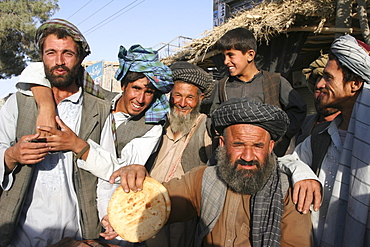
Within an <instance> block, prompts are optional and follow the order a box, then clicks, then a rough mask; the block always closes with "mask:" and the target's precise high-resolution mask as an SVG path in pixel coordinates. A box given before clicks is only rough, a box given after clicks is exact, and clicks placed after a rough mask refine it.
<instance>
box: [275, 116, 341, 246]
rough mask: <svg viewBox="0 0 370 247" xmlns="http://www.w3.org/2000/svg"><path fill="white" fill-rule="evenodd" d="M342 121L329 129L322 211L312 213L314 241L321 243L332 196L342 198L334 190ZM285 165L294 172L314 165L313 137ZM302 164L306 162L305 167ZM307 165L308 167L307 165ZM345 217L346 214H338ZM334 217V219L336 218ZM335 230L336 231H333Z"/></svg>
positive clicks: (322, 177)
mask: <svg viewBox="0 0 370 247" xmlns="http://www.w3.org/2000/svg"><path fill="white" fill-rule="evenodd" d="M341 121H342V118H341V117H337V118H335V119H334V120H333V121H332V122H331V123H330V125H329V127H328V133H329V134H330V136H331V143H330V146H329V148H328V151H327V153H326V155H325V157H324V159H323V161H322V163H321V164H322V165H321V168H320V173H319V180H320V182H321V184H322V185H323V199H322V204H321V207H320V210H319V211H317V212H314V211H312V212H311V219H312V226H313V233H314V240H315V242H316V244H317V243H319V240H321V238H322V233H323V230H324V227H325V222H327V221H330V217H326V216H327V211H328V207H329V205H330V200H331V196H332V194H337V197H338V198H340V197H341V196H340V194H339V193H340V192H339V191H335V190H333V187H334V181H335V178H336V174H337V169H338V163H339V157H340V153H341V151H342V140H341V137H340V136H339V132H338V127H337V126H338V125H339V124H340V122H341ZM281 160H282V162H284V165H285V166H287V167H288V168H289V169H291V170H294V169H295V168H293V166H298V165H301V166H302V167H304V166H306V167H307V165H308V166H311V165H312V149H311V136H309V137H307V138H306V139H305V140H304V141H303V142H302V143H300V144H299V145H298V146H297V147H296V148H295V150H294V152H293V153H292V154H291V155H286V156H284V157H282V158H281ZM301 162H304V163H303V165H302V163H301ZM306 164H307V165H306ZM299 176H300V174H299V173H297V174H296V179H299V180H302V179H300V178H297V177H299ZM336 215H343V217H344V216H345V214H336ZM335 217H337V216H335ZM335 217H334V216H332V218H335ZM333 230H335V229H333Z"/></svg>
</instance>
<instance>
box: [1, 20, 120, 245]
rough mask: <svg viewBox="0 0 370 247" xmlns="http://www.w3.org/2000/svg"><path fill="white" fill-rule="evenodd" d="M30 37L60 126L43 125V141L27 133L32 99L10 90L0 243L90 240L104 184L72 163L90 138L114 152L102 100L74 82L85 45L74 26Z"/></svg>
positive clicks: (4, 121)
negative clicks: (37, 51)
mask: <svg viewBox="0 0 370 247" xmlns="http://www.w3.org/2000/svg"><path fill="white" fill-rule="evenodd" d="M36 43H37V45H38V48H39V51H40V55H41V59H42V61H43V64H44V68H45V71H44V72H45V74H46V77H47V78H48V80H49V81H50V82H51V84H52V99H53V100H55V102H56V105H57V109H58V118H57V122H58V125H59V126H60V127H61V129H60V130H58V129H56V128H51V127H43V130H44V131H47V132H48V134H49V135H48V136H47V137H46V138H44V139H41V138H39V137H40V135H39V134H33V133H35V128H36V117H37V112H38V109H37V105H36V103H35V99H34V98H33V97H28V96H25V95H22V94H20V93H17V94H15V95H13V96H12V97H10V98H9V99H8V101H7V102H6V104H5V105H4V107H3V108H2V109H1V112H0V143H1V144H0V150H1V151H0V154H1V161H0V184H1V187H2V189H3V190H4V192H3V193H2V195H1V198H0V227H1V229H0V245H1V246H47V245H49V244H52V243H55V242H57V241H59V240H60V239H62V238H63V237H72V238H76V239H95V238H98V237H99V233H100V232H101V224H100V220H99V218H102V217H103V216H104V215H105V214H106V208H107V204H108V200H109V193H107V191H108V192H109V189H110V188H111V187H112V186H110V185H109V184H106V183H104V181H99V183H98V179H97V177H95V176H93V175H92V174H91V173H89V172H86V171H84V170H82V169H80V168H79V165H80V164H82V163H83V160H82V159H86V158H87V157H88V156H89V155H90V154H91V153H93V152H96V150H95V149H94V147H93V142H95V143H101V144H102V145H103V148H104V149H106V150H108V151H110V152H112V153H114V145H113V143H114V140H113V133H112V126H111V122H112V116H111V114H110V105H109V103H107V102H105V101H103V100H101V99H98V98H96V97H94V96H91V95H89V94H86V93H85V92H83V90H82V88H81V86H82V84H83V83H85V82H84V80H86V78H83V76H82V75H83V74H84V73H83V68H82V66H81V62H82V60H83V59H84V58H85V57H86V56H87V55H88V54H89V53H90V48H89V45H88V44H87V42H86V40H85V38H84V36H83V35H82V34H81V33H80V31H79V30H78V29H77V27H75V26H74V25H73V24H71V23H69V22H67V21H65V20H61V19H53V20H51V21H48V22H45V23H44V24H42V25H41V26H40V27H39V28H38V30H37V33H36ZM61 120H63V121H64V122H65V123H63V122H62V121H61ZM82 124H83V126H82ZM75 133H78V136H77V135H76V134H75ZM90 145H91V147H90ZM98 157H99V159H100V158H101V157H100V156H98ZM99 159H97V160H96V161H98V160H99ZM107 189H108V190H107ZM98 209H99V214H98Z"/></svg>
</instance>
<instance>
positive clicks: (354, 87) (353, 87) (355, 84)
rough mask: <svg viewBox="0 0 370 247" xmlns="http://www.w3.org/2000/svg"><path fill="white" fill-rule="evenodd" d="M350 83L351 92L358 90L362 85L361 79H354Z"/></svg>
mask: <svg viewBox="0 0 370 247" xmlns="http://www.w3.org/2000/svg"><path fill="white" fill-rule="evenodd" d="M350 83H351V91H352V92H353V93H355V92H357V91H359V90H360V89H361V88H362V85H363V84H364V82H363V81H362V80H354V81H351V82H350Z"/></svg>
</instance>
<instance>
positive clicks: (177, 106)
mask: <svg viewBox="0 0 370 247" xmlns="http://www.w3.org/2000/svg"><path fill="white" fill-rule="evenodd" d="M173 107H176V108H178V109H181V110H191V109H192V108H191V107H189V106H188V107H186V106H185V107H181V106H179V105H173Z"/></svg>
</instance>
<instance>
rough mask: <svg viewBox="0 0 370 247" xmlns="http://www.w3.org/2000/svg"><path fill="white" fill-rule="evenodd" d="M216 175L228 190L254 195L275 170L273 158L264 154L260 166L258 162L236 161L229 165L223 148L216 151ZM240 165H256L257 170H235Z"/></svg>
mask: <svg viewBox="0 0 370 247" xmlns="http://www.w3.org/2000/svg"><path fill="white" fill-rule="evenodd" d="M216 155H217V175H218V177H219V178H220V179H221V180H223V181H224V182H225V183H226V184H227V185H228V186H229V188H230V189H231V190H232V191H234V192H236V193H239V194H243V195H254V194H256V193H257V192H258V191H260V190H261V189H262V188H263V186H264V185H265V184H266V182H267V181H268V179H269V178H270V176H271V174H272V172H273V171H274V169H275V164H276V161H275V157H274V155H273V154H272V153H271V154H269V153H268V154H266V157H265V163H264V164H262V165H261V164H260V162H259V161H257V160H253V161H249V162H247V161H244V160H237V161H235V162H234V164H231V161H230V157H229V155H227V152H226V148H225V147H218V149H217V154H216ZM238 164H240V165H256V166H257V170H245V169H242V170H237V166H238Z"/></svg>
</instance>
